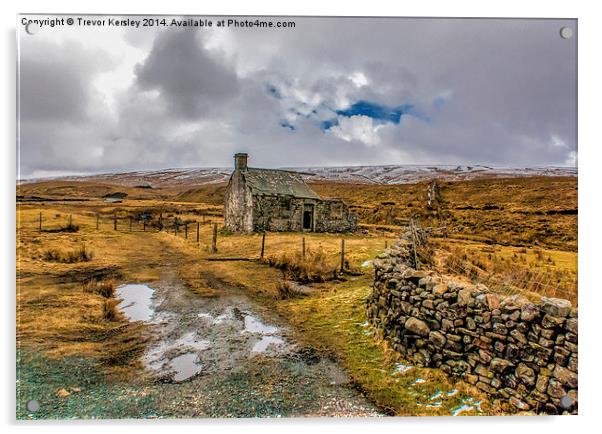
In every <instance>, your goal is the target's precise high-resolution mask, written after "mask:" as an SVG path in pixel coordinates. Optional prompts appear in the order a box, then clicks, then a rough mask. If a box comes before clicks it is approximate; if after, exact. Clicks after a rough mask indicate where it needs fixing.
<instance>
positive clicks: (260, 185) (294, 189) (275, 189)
mask: <svg viewBox="0 0 602 434" xmlns="http://www.w3.org/2000/svg"><path fill="white" fill-rule="evenodd" d="M242 174H243V176H244V177H245V180H246V181H247V185H248V186H249V187H250V188H251V191H252V192H253V193H254V194H265V195H282V196H293V197H302V198H305V199H320V196H318V195H317V194H316V192H314V191H313V190H312V189H311V188H309V187H308V186H307V184H306V183H305V182H304V181H303V179H301V177H300V176H299V174H297V173H295V172H289V171H286V170H274V169H255V168H247V170H244V171H243V172H242Z"/></svg>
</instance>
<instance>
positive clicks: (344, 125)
mask: <svg viewBox="0 0 602 434" xmlns="http://www.w3.org/2000/svg"><path fill="white" fill-rule="evenodd" d="M338 121H339V124H338V125H335V126H333V127H331V128H330V129H329V130H328V132H329V133H330V134H333V135H335V136H336V137H339V138H341V139H343V140H345V141H346V142H350V141H353V140H357V141H358V142H361V143H363V144H364V145H366V146H370V147H372V146H377V145H379V144H380V143H381V139H380V136H379V134H378V131H379V130H380V129H382V128H383V127H384V126H385V125H384V124H379V123H377V122H375V121H374V119H372V118H370V117H368V116H351V117H344V116H339V117H338Z"/></svg>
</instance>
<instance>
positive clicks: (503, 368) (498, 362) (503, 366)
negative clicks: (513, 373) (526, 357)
mask: <svg viewBox="0 0 602 434" xmlns="http://www.w3.org/2000/svg"><path fill="white" fill-rule="evenodd" d="M489 366H491V369H492V370H493V371H496V372H499V373H504V372H507V371H508V370H509V369H510V368H512V367H513V366H514V365H513V364H512V362H511V361H509V360H506V359H501V358H499V357H496V358H494V359H493V360H492V361H491V364H490V365H489Z"/></svg>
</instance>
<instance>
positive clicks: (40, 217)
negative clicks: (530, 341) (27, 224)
mask: <svg viewBox="0 0 602 434" xmlns="http://www.w3.org/2000/svg"><path fill="white" fill-rule="evenodd" d="M40 232H42V212H40Z"/></svg>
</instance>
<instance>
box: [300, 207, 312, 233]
mask: <svg viewBox="0 0 602 434" xmlns="http://www.w3.org/2000/svg"><path fill="white" fill-rule="evenodd" d="M313 229H314V206H313V205H303V230H304V231H311V230H313Z"/></svg>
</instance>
